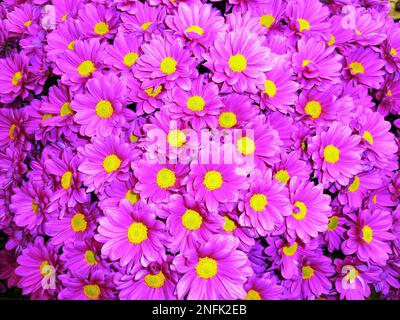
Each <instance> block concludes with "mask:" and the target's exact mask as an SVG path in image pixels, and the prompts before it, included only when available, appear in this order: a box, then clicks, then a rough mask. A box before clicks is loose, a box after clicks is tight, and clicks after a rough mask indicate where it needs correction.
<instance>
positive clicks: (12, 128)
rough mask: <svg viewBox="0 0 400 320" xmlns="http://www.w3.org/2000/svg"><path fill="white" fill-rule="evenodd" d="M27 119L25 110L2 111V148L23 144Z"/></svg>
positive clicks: (0, 117)
mask: <svg viewBox="0 0 400 320" xmlns="http://www.w3.org/2000/svg"><path fill="white" fill-rule="evenodd" d="M27 119H28V114H27V112H26V110H25V109H23V108H22V109H15V108H1V109H0V143H1V145H2V146H4V147H6V146H8V145H10V144H11V145H20V144H23V142H24V141H25V130H24V129H25V123H26V121H27Z"/></svg>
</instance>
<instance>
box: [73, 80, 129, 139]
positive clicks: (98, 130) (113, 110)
mask: <svg viewBox="0 0 400 320" xmlns="http://www.w3.org/2000/svg"><path fill="white" fill-rule="evenodd" d="M125 94H126V87H125V85H124V84H123V83H122V82H121V81H120V80H119V79H118V77H117V76H116V75H114V74H108V75H107V76H98V77H94V78H93V79H89V80H88V82H87V84H86V88H85V93H83V94H77V95H76V96H75V97H74V99H73V100H72V103H71V109H72V110H73V111H75V112H76V113H75V115H74V121H75V122H76V123H78V124H79V125H80V126H81V127H80V133H81V134H82V135H86V136H89V137H91V136H93V135H96V136H98V137H107V136H109V135H111V134H114V135H118V133H119V132H120V130H122V129H123V128H124V127H127V121H128V120H130V119H132V118H133V113H132V111H131V110H129V109H128V108H126V107H125V100H124V97H125Z"/></svg>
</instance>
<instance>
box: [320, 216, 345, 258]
mask: <svg viewBox="0 0 400 320" xmlns="http://www.w3.org/2000/svg"><path fill="white" fill-rule="evenodd" d="M344 224H345V219H344V218H343V217H341V216H339V215H338V214H335V213H334V214H333V215H332V216H330V217H329V222H328V228H327V230H326V232H325V233H324V235H323V237H324V240H325V242H326V244H327V247H328V250H329V252H333V251H334V250H339V249H340V245H341V244H342V241H343V239H344V233H345V231H346V229H345V228H344Z"/></svg>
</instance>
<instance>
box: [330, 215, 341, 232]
mask: <svg viewBox="0 0 400 320" xmlns="http://www.w3.org/2000/svg"><path fill="white" fill-rule="evenodd" d="M338 225H339V218H338V216H332V217H330V218H329V222H328V231H333V230H335V229H336V228H337V227H338Z"/></svg>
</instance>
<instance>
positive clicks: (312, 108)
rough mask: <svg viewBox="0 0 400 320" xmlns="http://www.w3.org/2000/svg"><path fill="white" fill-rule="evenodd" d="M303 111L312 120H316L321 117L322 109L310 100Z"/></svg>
mask: <svg viewBox="0 0 400 320" xmlns="http://www.w3.org/2000/svg"><path fill="white" fill-rule="evenodd" d="M304 111H305V113H307V114H308V115H310V116H311V117H312V118H313V119H317V118H319V116H320V115H321V111H322V107H321V104H320V103H319V102H318V101H315V100H311V101H309V102H308V103H307V104H306V106H305V107H304Z"/></svg>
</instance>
